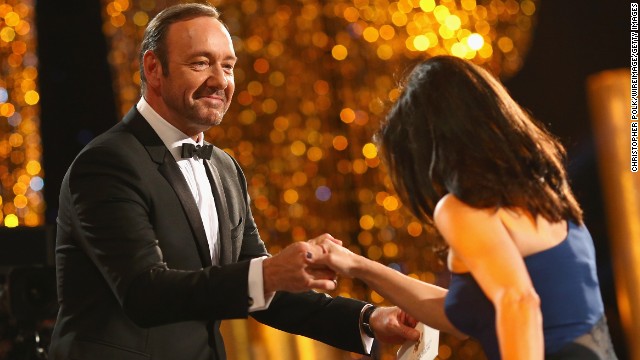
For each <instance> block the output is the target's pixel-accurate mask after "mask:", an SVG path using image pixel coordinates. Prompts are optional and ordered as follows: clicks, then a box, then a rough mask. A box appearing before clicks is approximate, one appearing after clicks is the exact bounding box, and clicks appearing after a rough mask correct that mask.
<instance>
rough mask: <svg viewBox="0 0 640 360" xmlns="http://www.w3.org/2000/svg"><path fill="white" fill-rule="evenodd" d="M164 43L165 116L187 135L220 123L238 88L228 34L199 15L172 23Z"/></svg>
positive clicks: (222, 27) (163, 94) (163, 95)
mask: <svg viewBox="0 0 640 360" xmlns="http://www.w3.org/2000/svg"><path fill="white" fill-rule="evenodd" d="M165 41H166V48H167V64H166V67H167V68H168V70H169V71H168V74H163V76H162V78H161V85H160V96H161V98H162V101H163V102H164V104H165V109H166V111H167V112H168V113H166V114H162V115H163V116H164V117H165V118H166V119H167V120H168V121H169V122H171V123H173V124H174V125H179V126H176V127H178V128H180V129H181V130H183V131H185V130H188V132H196V133H197V132H201V131H205V130H207V129H208V128H210V127H211V126H214V125H218V124H220V122H221V121H222V117H223V116H224V114H225V112H226V111H227V109H228V108H229V105H230V104H231V97H232V96H233V91H234V89H235V83H234V78H233V67H234V66H235V63H236V55H235V51H234V50H233V44H232V42H231V37H230V36H229V32H227V30H226V29H225V28H224V26H223V25H222V24H221V23H220V22H219V21H218V20H216V19H214V18H211V17H198V18H195V19H191V20H187V21H181V22H177V23H174V24H172V25H170V27H169V30H168V32H167V36H166V39H165ZM188 135H191V134H188Z"/></svg>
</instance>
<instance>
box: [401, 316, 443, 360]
mask: <svg viewBox="0 0 640 360" xmlns="http://www.w3.org/2000/svg"><path fill="white" fill-rule="evenodd" d="M416 330H418V331H419V332H420V339H419V340H418V341H407V342H405V343H404V344H403V345H402V346H401V347H400V350H398V360H433V359H435V357H436V356H437V355H438V347H439V341H440V331H438V330H436V329H434V328H431V327H428V326H427V325H425V324H423V323H420V322H419V323H418V325H416Z"/></svg>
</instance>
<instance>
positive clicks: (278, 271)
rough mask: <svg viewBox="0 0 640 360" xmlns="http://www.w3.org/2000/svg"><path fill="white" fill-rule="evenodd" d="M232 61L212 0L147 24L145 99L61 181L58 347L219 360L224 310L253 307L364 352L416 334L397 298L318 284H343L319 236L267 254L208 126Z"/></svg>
mask: <svg viewBox="0 0 640 360" xmlns="http://www.w3.org/2000/svg"><path fill="white" fill-rule="evenodd" d="M235 62H236V56H235V52H234V49H233V45H232V42H231V38H230V35H229V33H228V32H227V30H226V28H225V26H224V25H223V24H222V23H221V22H220V20H219V19H218V12H217V11H216V9H215V8H214V7H212V6H209V5H203V4H183V5H177V6H173V7H170V8H167V9H165V10H164V11H163V12H161V13H160V14H158V15H157V16H156V17H155V18H154V19H153V20H152V21H151V22H150V23H149V26H148V28H147V30H146V32H145V36H144V40H143V43H142V48H141V51H140V64H141V69H140V76H141V79H142V98H141V99H140V101H139V102H138V104H137V105H136V106H135V107H134V108H132V109H131V111H130V112H129V113H128V114H127V115H126V116H125V118H124V119H123V121H122V122H121V123H119V124H117V125H116V126H114V127H113V128H112V129H110V130H108V131H107V132H106V133H104V134H102V135H101V136H99V137H97V138H96V139H95V140H94V141H92V142H91V143H90V144H89V145H87V146H86V147H85V149H83V150H82V152H81V153H80V154H79V155H78V156H77V158H76V159H75V161H74V162H73V164H72V165H71V167H70V168H69V170H68V172H67V174H66V176H65V178H64V181H63V184H62V188H61V192H60V211H59V214H58V235H57V236H58V237H57V241H56V267H57V281H58V298H59V302H60V312H59V314H58V320H57V322H56V325H55V329H54V333H53V336H52V344H51V347H50V356H51V358H52V359H92V360H103V359H104V360H106V359H109V360H112V359H119V360H129V359H130V360H133V359H160V360H163V359H168V360H169V359H171V360H173V359H190V360H205V359H208V360H210V359H220V360H222V359H225V358H226V356H225V351H224V345H223V342H222V337H221V335H220V332H219V325H220V321H221V320H223V319H231V318H246V317H247V316H248V315H251V316H253V317H254V318H255V319H257V320H258V321H260V322H263V323H265V324H268V325H270V326H273V327H276V328H278V329H281V330H284V331H287V332H292V333H296V334H301V335H304V336H308V337H311V338H314V339H317V340H319V341H322V342H325V343H327V344H330V345H333V346H336V347H339V348H342V349H345V350H348V351H352V352H358V353H363V354H366V353H368V352H369V351H370V346H371V342H372V337H373V336H375V337H377V338H379V339H380V340H381V341H389V342H400V341H403V340H405V339H414V340H415V339H417V337H418V334H417V332H416V331H415V330H414V329H412V328H411V327H410V326H407V325H411V324H410V322H409V321H405V320H403V319H405V316H404V314H403V313H402V312H401V311H400V310H399V309H398V308H395V307H380V308H375V307H372V306H371V305H369V304H366V303H364V302H361V301H357V300H353V299H346V298H341V297H337V298H331V297H329V296H327V295H325V294H321V293H316V292H314V291H311V290H310V289H314V288H315V289H323V290H332V289H334V288H335V282H334V279H335V273H333V272H332V271H330V270H328V269H326V268H314V267H313V266H311V264H310V259H312V258H313V257H314V256H319V254H320V253H319V251H320V250H321V249H320V248H319V247H317V246H315V245H313V243H312V242H299V243H295V244H292V245H290V246H289V247H287V248H285V249H284V250H283V251H282V252H280V253H278V254H277V255H275V256H272V257H271V256H269V254H268V253H267V251H266V249H265V246H264V243H263V242H262V240H261V239H260V236H259V234H258V230H257V228H256V224H255V222H254V220H253V216H252V214H251V209H250V205H249V197H248V194H247V184H246V181H245V177H244V175H243V173H242V170H241V169H240V167H239V165H238V163H237V162H236V161H235V160H234V159H233V158H232V157H230V156H229V155H228V154H226V153H225V152H223V151H222V150H220V149H218V148H216V147H214V146H212V145H210V144H208V143H206V142H205V141H204V136H203V132H204V131H206V130H207V129H209V128H210V127H211V126H215V125H218V124H219V123H220V122H221V121H222V117H223V115H224V113H225V112H226V110H227V109H228V107H229V104H230V103H231V98H232V95H233V91H234V79H233V68H234V66H235ZM323 239H330V240H332V241H336V242H337V241H338V240H335V239H333V238H332V237H331V236H330V235H328V234H324V235H321V236H320V237H319V238H317V240H323Z"/></svg>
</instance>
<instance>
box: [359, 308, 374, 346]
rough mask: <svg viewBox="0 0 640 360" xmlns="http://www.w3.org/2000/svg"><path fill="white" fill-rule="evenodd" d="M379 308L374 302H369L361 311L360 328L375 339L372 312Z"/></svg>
mask: <svg viewBox="0 0 640 360" xmlns="http://www.w3.org/2000/svg"><path fill="white" fill-rule="evenodd" d="M376 309H377V308H376V307H375V306H374V305H372V304H367V305H365V306H364V307H363V308H362V311H360V329H361V330H362V332H363V333H364V334H365V335H367V336H368V337H370V338H372V339H375V337H376V336H375V334H374V332H373V328H372V327H371V314H373V312H374V311H375V310H376Z"/></svg>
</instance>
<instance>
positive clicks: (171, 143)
mask: <svg viewBox="0 0 640 360" xmlns="http://www.w3.org/2000/svg"><path fill="white" fill-rule="evenodd" d="M136 109H138V111H139V112H140V114H141V115H142V116H143V117H144V118H145V120H147V122H148V123H149V125H151V127H152V128H153V130H154V131H155V132H156V133H157V134H158V136H159V137H160V139H161V140H162V142H163V143H164V145H165V146H166V147H167V149H169V151H170V152H171V155H173V157H174V158H175V159H176V161H178V160H181V159H182V151H181V147H182V144H184V143H191V144H194V145H203V144H204V134H203V133H200V134H198V141H194V140H193V139H192V138H191V137H189V136H188V135H186V134H185V133H183V132H182V131H180V130H178V129H177V128H176V127H175V126H173V125H171V124H170V123H169V122H168V121H167V120H165V119H163V118H162V116H160V114H158V113H157V112H156V111H155V110H154V109H153V108H152V107H151V105H149V103H148V102H147V100H145V98H144V96H141V97H140V101H138V103H137V104H136Z"/></svg>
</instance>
